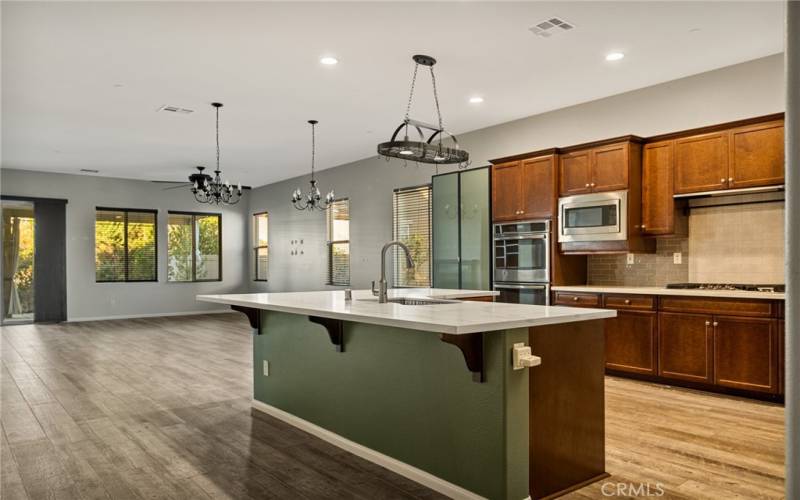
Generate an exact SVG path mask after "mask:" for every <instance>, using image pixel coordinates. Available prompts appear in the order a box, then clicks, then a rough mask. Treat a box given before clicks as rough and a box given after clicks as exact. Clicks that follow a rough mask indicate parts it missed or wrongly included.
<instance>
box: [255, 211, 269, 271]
mask: <svg viewBox="0 0 800 500" xmlns="http://www.w3.org/2000/svg"><path fill="white" fill-rule="evenodd" d="M268 226H269V214H268V213H267V212H262V213H260V214H253V254H254V255H255V261H256V278H255V279H256V281H267V277H268V276H269V275H268V270H269V234H268V231H267V228H268Z"/></svg>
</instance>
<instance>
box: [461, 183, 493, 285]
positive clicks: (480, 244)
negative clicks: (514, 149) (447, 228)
mask: <svg viewBox="0 0 800 500" xmlns="http://www.w3.org/2000/svg"><path fill="white" fill-rule="evenodd" d="M490 218H491V216H490V214H489V169H486V168H482V169H479V170H468V171H466V172H462V173H461V288H464V289H472V290H488V289H489V276H490V272H491V270H490V269H489V261H490V251H491V250H490V246H489V239H490V236H489V235H490V232H489V231H490V230H489V219H490Z"/></svg>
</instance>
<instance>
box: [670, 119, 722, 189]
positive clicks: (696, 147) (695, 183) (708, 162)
mask: <svg viewBox="0 0 800 500" xmlns="http://www.w3.org/2000/svg"><path fill="white" fill-rule="evenodd" d="M727 187H728V132H717V133H711V134H702V135H695V136H692V137H685V138H683V139H676V140H675V193H677V194H680V193H696V192H700V191H715V190H719V189H726V188H727Z"/></svg>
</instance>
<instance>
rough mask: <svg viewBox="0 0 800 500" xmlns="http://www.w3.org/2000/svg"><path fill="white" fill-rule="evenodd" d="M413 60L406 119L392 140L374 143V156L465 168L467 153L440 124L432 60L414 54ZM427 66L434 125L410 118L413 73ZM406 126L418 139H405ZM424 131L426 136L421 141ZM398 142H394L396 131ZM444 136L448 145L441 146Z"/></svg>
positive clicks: (437, 94)
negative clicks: (449, 142) (431, 91)
mask: <svg viewBox="0 0 800 500" xmlns="http://www.w3.org/2000/svg"><path fill="white" fill-rule="evenodd" d="M412 59H413V60H414V63H415V64H414V76H413V77H412V79H411V92H410V93H409V96H408V106H407V108H406V116H405V118H404V119H403V123H401V124H400V126H399V127H397V128H396V129H395V131H394V134H392V138H391V139H390V140H389V141H388V142H383V143H381V144H378V154H379V155H380V156H382V157H384V158H386V160H387V161H388V160H389V159H390V158H400V159H402V160H406V161H415V162H417V163H429V164H433V165H452V164H457V165H458V167H459V168H467V167H468V166H469V164H470V161H469V153H468V152H466V151H464V150H463V149H461V148H460V147H459V146H458V139H456V136H454V135H453V134H451V133H449V132H448V131H447V130H445V128H444V124H443V121H442V111H441V109H440V108H439V93H438V90H437V88H436V75H435V74H434V73H433V65H434V64H436V59H434V58H433V57H431V56H426V55H420V54H417V55H415V56H413V58H412ZM420 64H421V65H423V66H427V67H428V68H429V69H430V72H431V82H432V84H433V98H434V101H435V103H436V115H437V116H438V118H439V123H438V125H430V124H427V123H424V122H420V121H417V120H412V119H411V117H410V113H411V103H412V101H413V100H414V85H415V84H416V82H417V71H418V70H419V66H420ZM409 127H411V128H412V129H413V130H412V133H413V131H416V133H417V137H416V139H418V140H411V139H409V136H408V131H409ZM423 130H425V131H426V132H430V135H429V136H428V137H427V139H426V138H425V132H423ZM401 131H402V132H403V134H402V140H398V137H399V136H400V132H401ZM445 136H446V137H449V138H450V139H452V141H453V144H452V145H451V146H445V145H444V144H443V143H442V140H443V139H444V138H445Z"/></svg>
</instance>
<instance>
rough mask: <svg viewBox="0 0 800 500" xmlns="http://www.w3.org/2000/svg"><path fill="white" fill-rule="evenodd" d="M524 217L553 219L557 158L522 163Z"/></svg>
mask: <svg viewBox="0 0 800 500" xmlns="http://www.w3.org/2000/svg"><path fill="white" fill-rule="evenodd" d="M521 168H522V189H521V196H522V200H521V201H522V203H521V204H522V211H523V214H522V217H524V218H526V219H534V218H545V217H552V216H553V213H554V212H555V202H556V199H555V197H556V187H555V175H556V172H555V157H554V156H542V157H540V158H532V159H530V160H524V161H523V162H522V167H521Z"/></svg>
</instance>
